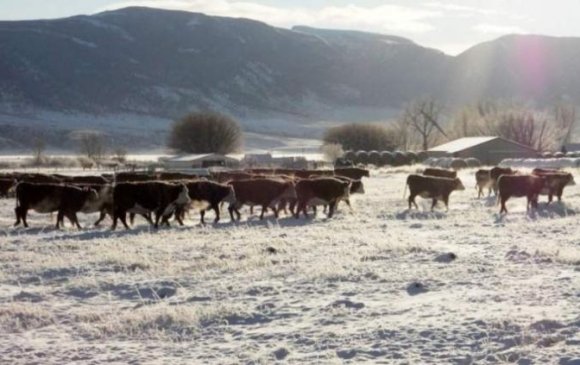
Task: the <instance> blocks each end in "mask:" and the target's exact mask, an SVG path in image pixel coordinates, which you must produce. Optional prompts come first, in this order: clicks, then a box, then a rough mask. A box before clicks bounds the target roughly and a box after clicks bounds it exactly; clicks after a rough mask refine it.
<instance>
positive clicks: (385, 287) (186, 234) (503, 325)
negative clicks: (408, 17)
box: [0, 166, 580, 364]
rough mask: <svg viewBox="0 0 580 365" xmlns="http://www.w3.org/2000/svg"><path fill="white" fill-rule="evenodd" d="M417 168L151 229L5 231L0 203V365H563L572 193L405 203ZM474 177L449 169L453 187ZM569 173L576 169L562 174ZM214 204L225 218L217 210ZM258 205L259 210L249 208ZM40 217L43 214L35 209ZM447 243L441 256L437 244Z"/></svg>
mask: <svg viewBox="0 0 580 365" xmlns="http://www.w3.org/2000/svg"><path fill="white" fill-rule="evenodd" d="M417 169H420V166H416V167H415V166H413V167H409V168H399V169H383V170H378V171H372V172H371V174H372V177H371V178H370V179H367V180H366V181H365V184H366V187H365V190H366V194H365V195H358V196H357V198H356V200H354V201H353V206H354V212H352V213H351V212H349V210H348V209H347V208H346V206H344V205H341V206H340V207H339V211H338V212H337V214H336V216H335V217H334V218H332V219H326V218H325V217H324V216H323V215H322V214H321V213H320V214H319V215H318V216H317V217H316V218H313V219H309V220H306V219H303V218H301V219H300V220H296V219H294V218H290V217H285V216H284V215H282V218H281V219H279V220H278V221H276V220H274V218H273V217H270V215H271V214H268V219H266V220H264V221H259V220H258V219H257V217H256V215H254V216H250V214H249V212H248V211H247V210H246V211H244V212H243V219H242V222H241V223H238V224H232V223H230V222H229V219H228V218H227V217H225V215H227V214H224V215H223V216H222V221H221V222H220V223H218V224H217V225H215V226H214V225H208V226H205V227H203V226H200V225H199V224H198V216H197V215H192V216H191V218H190V219H189V220H188V222H187V225H186V226H185V227H172V228H170V229H160V230H159V231H152V230H151V229H150V228H149V227H148V226H147V225H146V224H145V222H144V220H142V219H139V218H138V219H137V220H136V225H135V227H134V228H133V229H132V230H130V231H123V230H119V231H116V232H111V231H109V230H108V229H107V228H106V227H103V228H97V229H94V228H92V227H90V223H91V222H92V221H93V220H94V219H95V216H89V217H86V216H81V221H82V222H83V225H84V226H85V227H87V228H85V229H83V230H81V231H77V230H74V229H72V228H69V227H68V226H67V228H66V229H65V230H62V231H55V230H54V229H52V228H51V225H52V223H51V222H52V221H51V218H50V217H49V216H48V215H39V214H35V213H31V214H30V224H31V228H28V229H24V228H16V229H14V228H12V227H11V225H12V223H13V208H14V202H13V201H12V200H0V265H1V269H0V289H1V290H0V358H2V360H3V362H5V363H32V362H36V361H38V358H39V357H42V361H41V362H42V363H43V364H62V363H72V362H82V363H147V364H167V363H172V364H192V363H214V364H234V363H235V364H237V363H274V362H275V361H281V360H283V361H285V362H288V363H293V364H309V363H312V364H319V363H324V364H329V363H344V362H346V363H353V364H355V363H356V364H358V363H363V362H368V363H385V364H471V363H477V364H496V363H518V364H547V363H551V364H554V363H556V364H557V363H559V364H575V363H578V361H580V360H579V359H580V346H578V345H579V344H580V307H579V306H578V299H579V296H580V244H579V242H578V237H580V225H578V224H577V220H578V217H577V216H576V212H579V211H580V186H578V185H577V186H570V187H566V190H565V193H564V202H562V203H555V204H554V203H553V204H552V205H551V206H546V198H545V197H541V202H540V209H539V211H538V212H537V213H535V214H530V215H528V214H526V212H525V199H521V198H519V199H518V198H513V199H510V200H509V201H508V202H507V204H508V209H509V211H510V213H509V214H507V215H506V216H499V215H498V210H499V208H498V207H497V206H496V205H495V202H494V201H493V198H490V199H476V191H475V189H467V190H465V191H461V192H454V193H453V194H452V196H451V199H450V210H449V211H448V212H445V211H444V210H443V209H442V207H439V209H437V210H436V211H435V212H433V213H431V212H429V211H428V207H429V205H430V204H429V201H426V200H421V199H417V202H418V203H419V204H420V207H421V208H422V210H420V211H415V210H413V211H410V212H409V211H407V202H406V201H405V199H403V187H404V182H405V179H406V176H407V174H408V173H411V172H415V171H416V170H417ZM474 171H475V170H462V171H460V177H461V179H462V180H463V182H464V185H465V186H474V185H475V179H474ZM573 172H574V173H575V174H576V173H577V172H578V171H577V170H573ZM224 213H225V212H224ZM256 213H259V212H256ZM53 219H54V217H53ZM451 254H453V256H452V255H451Z"/></svg>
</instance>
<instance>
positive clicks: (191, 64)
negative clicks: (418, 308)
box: [0, 7, 580, 147]
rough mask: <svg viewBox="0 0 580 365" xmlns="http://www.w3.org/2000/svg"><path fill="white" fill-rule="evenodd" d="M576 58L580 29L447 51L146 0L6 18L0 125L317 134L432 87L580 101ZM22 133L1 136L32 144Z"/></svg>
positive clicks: (440, 93)
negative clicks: (213, 113) (94, 10)
mask: <svg viewBox="0 0 580 365" xmlns="http://www.w3.org/2000/svg"><path fill="white" fill-rule="evenodd" d="M579 55H580V40H579V39H574V38H566V39H557V38H550V37H541V36H509V37H503V38H500V39H498V40H496V41H493V42H488V43H484V44H481V45H478V46H475V47H473V48H472V49H470V50H468V51H466V52H465V53H463V54H461V55H459V56H458V57H450V56H447V55H445V54H443V53H442V52H440V51H437V50H433V49H429V48H425V47H421V46H419V45H417V44H415V43H414V42H412V41H410V40H407V39H404V38H401V37H395V36H387V35H380V34H372V33H365V32H357V31H338V30H324V29H315V28H309V27H294V28H293V29H291V30H288V29H281V28H275V27H272V26H269V25H267V24H265V23H262V22H257V21H253V20H248V19H234V18H223V17H212V16H206V15H204V14H199V13H189V12H181V11H168V10H159V9H150V8H140V7H132V8H125V9H121V10H117V11H110V12H104V13H100V14H96V15H93V16H75V17H71V18H65V19H56V20H39V21H16V22H0V128H1V129H3V130H8V131H9V130H11V126H14V125H18V126H19V128H20V129H26V128H28V129H30V131H31V132H33V131H42V130H46V129H47V128H50V129H51V132H52V134H56V135H58V136H59V137H58V138H56V140H55V141H54V142H53V141H52V140H51V143H53V144H57V145H60V142H56V141H60V140H63V139H64V140H66V135H67V133H68V132H69V131H70V130H72V129H77V128H94V129H102V130H106V131H108V132H109V133H111V134H112V135H115V136H116V138H117V139H118V141H119V143H124V144H127V145H130V146H140V147H151V146H160V145H162V144H164V141H165V139H164V138H163V134H164V133H165V131H166V130H167V125H168V121H170V120H171V119H174V118H176V117H179V116H180V115H183V114H184V113H186V112H188V111H190V110H199V109H202V110H203V109H211V110H218V111H222V112H225V113H228V114H232V115H233V116H235V117H236V118H238V119H240V120H241V121H242V124H243V125H244V128H245V129H246V130H247V131H250V132H257V133H264V134H270V135H272V134H275V135H279V136H294V137H316V136H317V135H319V134H320V132H321V130H323V129H324V128H325V127H326V126H327V125H328V122H331V123H332V122H338V121H345V120H349V121H350V120H378V119H386V118H388V117H392V116H393V115H395V114H396V112H397V110H398V109H399V108H400V107H401V106H402V105H403V104H404V103H406V102H408V101H410V100H413V99H415V98H418V97H422V96H425V95H433V94H434V95H437V98H439V99H442V100H443V101H446V102H449V103H458V102H466V101H476V100H478V99H480V98H498V97H509V98H523V99H530V98H531V99H534V100H536V101H539V102H551V101H553V100H554V99H557V98H563V97H564V98H568V99H571V100H574V101H576V100H580V87H579V86H578V85H580V83H578V82H577V81H580V80H576V79H577V78H578V77H579V76H577V75H578V73H577V72H575V70H576V69H577V68H578V66H577V65H578V64H579V63H578V62H576V61H577V60H578V58H579V57H580V56H579ZM145 116H146V117H147V118H146V120H147V122H142V121H143V120H144V117H145ZM323 121H324V122H323ZM8 133H10V132H8ZM24 135H25V136H28V134H27V133H24ZM19 136H22V133H21V132H19V133H18V135H16V136H13V135H4V136H3V137H4V138H8V139H11V140H12V142H11V143H10V145H11V146H20V145H22V146H25V145H26V144H27V141H28V139H29V138H24V139H23V138H21V137H19ZM3 145H4V146H6V145H9V144H4V143H3Z"/></svg>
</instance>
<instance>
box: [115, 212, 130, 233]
mask: <svg viewBox="0 0 580 365" xmlns="http://www.w3.org/2000/svg"><path fill="white" fill-rule="evenodd" d="M119 219H120V220H121V223H123V226H125V229H129V225H128V224H127V212H122V213H121V214H120V215H119ZM116 223H117V222H116V221H115V226H116Z"/></svg>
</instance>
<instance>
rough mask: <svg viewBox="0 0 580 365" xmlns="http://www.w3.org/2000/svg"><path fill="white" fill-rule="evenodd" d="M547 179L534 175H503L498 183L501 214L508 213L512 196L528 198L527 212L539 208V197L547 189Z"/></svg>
mask: <svg viewBox="0 0 580 365" xmlns="http://www.w3.org/2000/svg"><path fill="white" fill-rule="evenodd" d="M545 182H546V180H545V178H544V177H540V176H534V175H501V176H500V177H499V179H498V181H497V186H498V190H499V198H500V201H501V208H500V211H499V213H500V214H501V213H504V212H505V213H507V212H508V211H507V208H506V206H505V203H506V201H507V200H508V199H509V198H511V197H512V196H515V197H524V196H525V197H526V198H527V199H528V201H527V204H526V211H529V209H530V207H531V208H537V207H538V195H540V193H541V192H542V190H543V189H544V187H545Z"/></svg>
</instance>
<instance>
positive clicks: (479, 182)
mask: <svg viewBox="0 0 580 365" xmlns="http://www.w3.org/2000/svg"><path fill="white" fill-rule="evenodd" d="M475 188H476V189H477V197H478V198H481V197H482V196H483V189H487V196H490V195H491V190H492V182H491V177H490V176H489V170H486V169H479V170H477V171H476V172H475Z"/></svg>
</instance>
